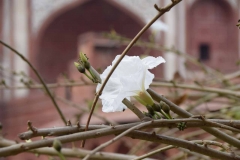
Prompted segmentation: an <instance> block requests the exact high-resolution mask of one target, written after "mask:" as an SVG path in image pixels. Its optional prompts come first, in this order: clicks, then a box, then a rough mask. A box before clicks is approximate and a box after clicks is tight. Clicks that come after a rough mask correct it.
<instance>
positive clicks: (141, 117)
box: [122, 98, 152, 121]
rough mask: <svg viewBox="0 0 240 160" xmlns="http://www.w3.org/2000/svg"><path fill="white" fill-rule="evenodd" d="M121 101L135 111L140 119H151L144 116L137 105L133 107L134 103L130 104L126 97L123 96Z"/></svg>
mask: <svg viewBox="0 0 240 160" xmlns="http://www.w3.org/2000/svg"><path fill="white" fill-rule="evenodd" d="M122 103H123V104H125V105H126V106H127V107H128V109H130V110H131V111H132V112H133V113H135V114H136V115H137V116H138V118H139V119H140V120H141V121H147V120H152V119H151V118H149V117H146V116H145V115H144V114H143V113H142V112H141V111H140V110H139V109H138V108H137V107H135V105H134V104H132V103H131V102H130V101H129V100H128V99H126V98H124V99H123V101H122Z"/></svg>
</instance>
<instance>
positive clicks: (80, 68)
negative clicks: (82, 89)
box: [74, 62, 85, 73]
mask: <svg viewBox="0 0 240 160" xmlns="http://www.w3.org/2000/svg"><path fill="white" fill-rule="evenodd" d="M74 65H75V67H76V68H77V69H78V71H79V72H80V73H85V68H84V66H82V65H81V64H80V63H78V62H74Z"/></svg>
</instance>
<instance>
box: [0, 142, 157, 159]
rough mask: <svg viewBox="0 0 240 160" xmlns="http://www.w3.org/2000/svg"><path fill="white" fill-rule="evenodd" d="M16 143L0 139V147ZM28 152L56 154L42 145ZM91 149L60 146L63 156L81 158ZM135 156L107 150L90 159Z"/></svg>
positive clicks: (130, 157) (128, 157)
mask: <svg viewBox="0 0 240 160" xmlns="http://www.w3.org/2000/svg"><path fill="white" fill-rule="evenodd" d="M14 144H16V142H15V141H10V140H7V139H0V147H7V146H11V145H14ZM28 152H31V153H36V154H44V155H49V156H57V155H58V154H57V152H56V150H55V149H53V148H49V147H44V148H38V149H33V150H30V151H28ZM90 152H91V151H89V150H83V149H77V148H74V149H68V148H62V149H61V153H62V154H63V155H64V156H65V157H75V158H83V157H85V156H86V155H88V154H89V153H90ZM133 158H136V156H133V155H125V154H117V153H107V152H97V153H95V154H94V155H93V156H92V157H91V159H93V160H113V159H114V160H129V159H133ZM146 160H153V159H151V158H148V159H146Z"/></svg>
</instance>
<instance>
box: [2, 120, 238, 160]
mask: <svg viewBox="0 0 240 160" xmlns="http://www.w3.org/2000/svg"><path fill="white" fill-rule="evenodd" d="M144 123H148V124H149V122H144ZM144 123H142V124H144ZM153 123H155V122H154V121H153ZM128 128H129V125H128V124H126V125H125V126H122V127H117V126H115V127H111V128H104V129H99V130H98V131H97V132H96V131H95V130H93V131H87V132H82V133H75V134H71V135H65V136H61V137H57V138H52V139H43V140H39V141H34V142H29V143H22V144H15V145H12V146H9V147H5V148H0V156H9V155H14V154H18V153H21V152H26V151H29V150H31V149H36V148H40V147H46V146H51V145H52V143H53V141H54V140H55V139H58V140H59V141H61V142H62V143H67V142H72V141H77V140H82V139H88V138H97V137H102V136H106V135H109V134H118V133H121V132H123V131H124V130H126V129H128ZM126 136H129V137H132V138H134V139H136V138H137V139H142V140H147V141H151V142H156V143H165V144H168V145H175V146H177V147H182V148H186V149H189V150H191V151H194V152H197V153H201V154H204V155H208V156H211V157H214V158H219V159H240V156H238V155H236V154H229V153H225V152H219V151H216V150H213V149H211V148H207V147H205V146H202V145H197V144H195V143H193V142H189V141H187V140H182V139H177V138H173V137H169V136H162V135H156V134H154V133H147V132H142V131H132V132H131V133H128V134H127V135H126Z"/></svg>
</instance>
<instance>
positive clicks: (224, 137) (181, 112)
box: [147, 89, 240, 148]
mask: <svg viewBox="0 0 240 160" xmlns="http://www.w3.org/2000/svg"><path fill="white" fill-rule="evenodd" d="M147 91H148V93H149V94H150V95H151V96H152V98H153V99H154V100H156V101H158V102H160V101H161V100H162V101H164V102H165V103H167V104H168V105H169V107H170V109H171V111H173V112H175V113H176V114H178V115H180V116H182V117H185V118H187V117H191V116H193V115H192V114H191V113H189V112H187V111H185V110H183V109H182V108H180V107H179V106H177V105H176V104H174V103H172V102H171V101H169V100H168V99H166V98H164V97H163V96H161V95H159V94H157V93H156V92H154V91H153V90H152V89H148V90H147ZM201 128H202V129H203V130H205V131H206V132H208V133H210V134H212V135H214V136H215V137H217V138H219V139H221V140H223V141H225V142H227V143H229V144H231V145H233V146H235V147H237V148H240V140H238V139H236V138H234V137H232V136H229V135H227V134H226V133H224V132H221V131H219V130H217V129H215V128H209V127H201Z"/></svg>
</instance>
